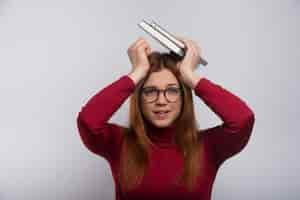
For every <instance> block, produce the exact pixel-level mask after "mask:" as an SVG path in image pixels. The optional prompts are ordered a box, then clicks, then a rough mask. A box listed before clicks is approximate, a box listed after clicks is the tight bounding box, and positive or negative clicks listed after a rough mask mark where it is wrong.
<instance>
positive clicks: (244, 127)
mask: <svg viewBox="0 0 300 200" xmlns="http://www.w3.org/2000/svg"><path fill="white" fill-rule="evenodd" d="M194 91H195V94H196V95H197V96H198V97H200V98H201V99H202V100H203V101H204V103H205V104H206V105H207V106H208V107H209V108H210V109H211V110H212V111H213V112H214V113H216V114H217V115H218V116H219V117H220V118H221V119H222V121H223V123H222V124H221V125H218V126H215V127H212V128H209V129H206V130H204V131H203V132H202V134H203V136H204V139H205V142H206V143H207V144H208V145H209V147H210V149H211V150H212V151H213V154H214V157H215V161H216V163H217V164H221V163H223V162H224V161H225V160H226V159H228V158H229V157H231V156H233V155H235V154H237V153H238V152H240V151H241V150H242V149H243V148H244V147H245V146H246V144H247V142H248V140H249V138H250V135H251V132H252V129H253V126H254V121H255V117H254V113H253V111H252V110H251V109H250V108H249V107H248V106H247V104H246V103H245V102H244V101H243V100H241V99H240V98H239V97H237V96H236V95H234V94H232V93H231V92H229V91H228V90H226V89H225V88H223V87H222V86H220V85H218V84H216V83H213V82H212V81H210V80H208V79H206V78H201V79H199V81H198V82H197V84H196V86H195V87H194Z"/></svg>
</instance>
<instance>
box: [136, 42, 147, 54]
mask: <svg viewBox="0 0 300 200" xmlns="http://www.w3.org/2000/svg"><path fill="white" fill-rule="evenodd" d="M148 48H149V45H148V44H146V43H142V44H140V45H139V46H138V47H137V48H136V49H137V51H138V52H145V53H147V49H148Z"/></svg>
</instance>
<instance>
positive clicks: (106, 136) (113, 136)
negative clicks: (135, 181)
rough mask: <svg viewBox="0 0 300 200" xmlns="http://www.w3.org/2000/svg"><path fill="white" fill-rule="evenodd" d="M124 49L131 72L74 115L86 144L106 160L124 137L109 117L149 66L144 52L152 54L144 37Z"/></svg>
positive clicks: (110, 157)
mask: <svg viewBox="0 0 300 200" xmlns="http://www.w3.org/2000/svg"><path fill="white" fill-rule="evenodd" d="M127 52H128V56H129V59H130V62H131V64H132V70H131V72H130V73H129V74H128V75H126V76H122V77H121V78H120V79H119V80H117V81H115V82H114V83H112V84H110V85H109V86H107V87H105V88H104V89H102V90H101V91H100V92H98V93H97V94H96V95H95V96H93V97H92V98H91V99H90V100H89V101H88V102H87V104H86V105H85V106H83V107H82V109H81V111H80V112H79V114H78V116H77V126H78V130H79V133H80V137H81V139H82V141H83V143H84V144H85V146H86V147H87V148H88V149H89V150H90V151H92V152H93V153H96V154H98V155H100V156H103V157H104V158H106V159H107V160H108V161H110V160H112V159H113V158H114V157H115V156H116V155H117V153H119V152H120V147H121V142H122V138H123V131H122V129H123V128H122V127H120V126H119V125H116V124H114V123H108V120H109V119H110V118H111V116H112V115H113V114H114V113H115V112H116V111H117V110H118V109H119V107H120V106H121V105H122V104H123V103H124V101H125V100H126V99H127V98H128V97H129V96H130V95H131V94H132V93H133V91H134V90H135V87H136V85H137V84H138V83H139V82H140V81H141V80H142V79H143V78H144V77H145V76H146V74H147V72H148V70H149V68H150V64H149V61H148V58H147V55H149V54H150V53H151V48H150V46H149V44H148V42H147V41H146V40H144V39H143V38H139V39H138V40H136V41H135V42H134V43H133V44H132V45H131V46H130V47H129V48H128V51H127Z"/></svg>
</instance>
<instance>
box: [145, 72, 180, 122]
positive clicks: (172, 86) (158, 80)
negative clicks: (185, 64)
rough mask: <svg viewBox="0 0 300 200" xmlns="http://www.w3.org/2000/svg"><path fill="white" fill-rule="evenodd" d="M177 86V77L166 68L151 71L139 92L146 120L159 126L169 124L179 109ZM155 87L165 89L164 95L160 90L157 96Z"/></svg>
mask: <svg viewBox="0 0 300 200" xmlns="http://www.w3.org/2000/svg"><path fill="white" fill-rule="evenodd" d="M179 88H180V84H179V82H178V80H177V78H176V77H175V76H174V75H173V73H172V72H171V71H169V70H168V69H162V70H161V71H159V72H153V73H151V75H150V76H149V78H148V79H147V80H146V82H145V83H144V85H143V87H142V94H141V109H142V113H143V115H144V117H145V118H146V120H147V121H149V122H150V123H151V124H153V125H154V126H156V127H160V128H162V127H167V126H169V125H171V124H172V123H173V122H174V121H175V120H176V119H177V117H178V116H179V114H180V111H181V106H182V97H181V95H180V89H179ZM156 89H158V90H165V89H166V92H165V95H164V92H163V91H160V92H159V93H158V96H157V95H156V94H157V92H156V91H157V90H156ZM155 97H157V98H155ZM166 97H167V98H166ZM155 99H156V101H155Z"/></svg>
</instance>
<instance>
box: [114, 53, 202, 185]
mask: <svg viewBox="0 0 300 200" xmlns="http://www.w3.org/2000/svg"><path fill="white" fill-rule="evenodd" d="M148 59H149V63H150V70H149V72H148V74H147V76H146V77H145V78H144V79H143V80H142V81H140V82H139V83H138V85H137V87H136V89H135V91H134V93H133V94H132V95H131V97H130V108H129V128H126V129H125V130H124V143H123V144H122V150H121V157H120V170H119V172H120V173H119V180H120V184H121V187H122V188H123V189H124V190H130V189H133V188H134V187H136V186H138V185H139V184H140V183H141V181H142V178H143V175H144V173H145V170H146V168H147V166H148V165H149V157H150V143H151V142H150V139H149V138H148V136H147V135H146V133H145V124H144V119H143V116H142V112H141V110H140V108H141V106H140V90H141V88H142V86H143V84H144V83H145V81H146V80H147V78H148V77H149V75H150V74H151V73H152V72H157V71H160V70H162V69H163V68H166V69H169V70H170V71H171V72H172V73H173V74H174V75H175V77H176V78H177V80H178V81H179V83H180V85H181V87H182V89H183V96H182V100H183V104H182V110H181V114H180V116H179V117H178V118H177V119H176V123H175V126H176V128H175V130H176V133H175V142H176V145H178V147H179V149H180V152H181V153H182V156H183V159H184V168H183V173H182V176H181V177H180V179H179V180H178V181H179V182H178V183H182V184H184V185H185V186H186V187H187V188H188V189H189V190H192V188H193V186H195V183H196V180H197V177H198V176H199V175H200V156H201V153H200V152H201V148H200V146H201V140H200V139H201V137H200V136H201V134H200V132H199V131H198V125H197V121H196V119H195V112H194V104H193V96H192V90H191V88H189V87H188V86H186V85H185V84H184V83H183V82H182V81H181V80H180V74H179V71H178V70H177V68H176V67H175V66H176V64H177V63H178V61H179V60H178V59H177V58H176V57H174V56H173V55H172V54H170V53H160V52H157V51H155V52H152V53H151V54H150V55H149V56H148ZM183 133H184V134H183Z"/></svg>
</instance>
